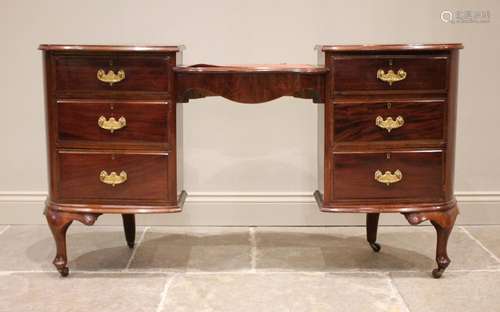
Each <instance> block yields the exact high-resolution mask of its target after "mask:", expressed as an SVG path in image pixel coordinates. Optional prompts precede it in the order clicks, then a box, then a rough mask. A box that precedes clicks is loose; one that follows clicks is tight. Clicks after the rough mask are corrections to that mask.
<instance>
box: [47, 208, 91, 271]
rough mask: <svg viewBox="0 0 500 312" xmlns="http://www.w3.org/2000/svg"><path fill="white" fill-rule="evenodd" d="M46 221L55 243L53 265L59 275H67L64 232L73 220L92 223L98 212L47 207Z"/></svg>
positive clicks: (87, 223) (86, 223)
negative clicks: (86, 212) (77, 211)
mask: <svg viewBox="0 0 500 312" xmlns="http://www.w3.org/2000/svg"><path fill="white" fill-rule="evenodd" d="M45 216H46V218H47V223H48V224H49V227H50V231H51V232H52V236H54V241H55V243H56V250H57V251H56V256H55V258H54V261H53V263H54V266H55V267H56V268H57V271H59V273H60V274H61V276H68V274H69V269H68V256H67V252H66V232H67V231H68V228H69V226H70V225H71V223H73V221H74V220H78V221H80V222H82V223H83V224H85V225H92V224H94V222H95V221H96V220H97V217H98V216H99V214H80V213H72V212H62V211H57V210H53V209H50V208H47V209H46V210H45Z"/></svg>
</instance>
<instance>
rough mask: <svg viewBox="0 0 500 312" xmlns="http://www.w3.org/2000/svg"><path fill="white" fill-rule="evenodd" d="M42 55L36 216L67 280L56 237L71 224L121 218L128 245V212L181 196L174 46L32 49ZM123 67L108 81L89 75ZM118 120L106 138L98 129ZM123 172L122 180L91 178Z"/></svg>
mask: <svg viewBox="0 0 500 312" xmlns="http://www.w3.org/2000/svg"><path fill="white" fill-rule="evenodd" d="M40 49H41V50H43V51H44V70H45V91H46V118H47V144H48V160H49V179H50V184H49V186H50V187H49V198H48V199H47V210H46V215H47V219H48V221H49V222H48V223H49V226H50V228H51V230H52V232H53V234H54V239H55V241H56V245H57V255H56V259H55V260H54V264H55V266H56V268H57V269H58V270H59V272H60V273H61V275H63V276H64V275H67V274H68V268H67V256H66V237H65V235H66V231H67V229H68V227H69V226H70V224H71V222H72V221H73V220H79V221H81V222H83V223H85V224H87V225H92V224H93V223H94V222H95V220H96V219H97V216H98V215H100V214H102V213H116V214H121V215H122V218H123V223H124V231H125V237H126V240H127V244H128V245H129V247H131V248H132V247H133V244H134V240H135V216H134V214H137V213H170V212H179V211H181V207H182V204H183V203H184V201H185V198H186V193H185V192H184V191H183V190H182V184H179V183H178V177H177V167H178V163H177V160H178V158H177V153H178V151H181V150H182V146H181V144H180V143H181V142H179V144H177V137H178V134H177V129H178V128H179V127H181V124H180V122H181V119H178V118H179V116H181V115H180V114H181V112H178V111H177V103H176V101H175V90H174V89H173V86H174V79H173V71H172V69H173V67H175V66H176V65H179V63H180V61H181V54H180V53H181V50H182V47H170V46H167V47H137V46H63V45H42V46H40ZM100 69H102V70H103V71H104V73H108V71H113V72H114V73H118V72H119V71H120V70H123V71H124V73H125V77H124V78H123V79H122V80H121V81H117V82H114V83H112V84H111V83H108V82H103V81H101V80H100V79H98V74H97V73H98V71H99V70H100ZM101 116H102V117H104V118H105V119H106V120H109V119H110V118H114V119H115V120H119V118H120V117H122V116H123V117H124V118H125V119H126V125H125V126H124V127H122V128H120V129H118V130H114V131H113V133H111V132H110V131H109V130H107V129H103V128H102V127H100V126H99V124H98V120H99V118H100V117H101ZM103 170H104V171H106V173H107V174H111V173H112V172H115V173H116V174H120V173H121V171H124V172H126V174H127V179H126V181H125V182H123V181H122V182H123V183H120V184H116V185H114V186H113V185H111V184H105V183H103V182H101V180H100V179H101V178H100V174H101V171H103Z"/></svg>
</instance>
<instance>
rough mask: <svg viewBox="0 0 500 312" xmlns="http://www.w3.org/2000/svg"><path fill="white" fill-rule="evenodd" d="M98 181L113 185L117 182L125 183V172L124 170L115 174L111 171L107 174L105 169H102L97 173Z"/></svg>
mask: <svg viewBox="0 0 500 312" xmlns="http://www.w3.org/2000/svg"><path fill="white" fill-rule="evenodd" d="M99 181H101V182H102V183H104V184H109V185H111V186H113V187H114V186H115V185H117V184H122V183H125V181H127V173H126V172H125V171H122V172H120V174H119V175H118V174H116V172H114V171H112V172H111V173H110V174H108V173H107V172H106V170H103V171H101V173H100V174H99Z"/></svg>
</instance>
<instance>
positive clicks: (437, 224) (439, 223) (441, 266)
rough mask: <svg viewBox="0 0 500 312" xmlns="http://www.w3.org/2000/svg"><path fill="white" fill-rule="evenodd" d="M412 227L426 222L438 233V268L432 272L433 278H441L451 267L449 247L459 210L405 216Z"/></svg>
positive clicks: (425, 212) (453, 208) (455, 207)
mask: <svg viewBox="0 0 500 312" xmlns="http://www.w3.org/2000/svg"><path fill="white" fill-rule="evenodd" d="M404 216H405V217H406V219H407V220H408V222H409V223H410V224H411V225H417V224H419V223H421V222H424V221H430V222H431V223H432V225H433V226H434V228H435V229H436V232H437V243H436V262H437V265H438V267H437V268H436V269H434V270H433V271H432V276H433V277H435V278H440V277H441V276H442V275H443V273H444V271H445V270H446V268H447V267H448V266H449V265H450V263H451V260H450V258H449V257H448V252H447V245H448V238H449V237H450V234H451V231H452V229H453V225H454V224H455V220H456V218H457V216H458V208H457V206H456V205H455V206H454V207H452V208H451V209H448V210H445V211H437V212H429V211H423V212H416V213H409V214H404Z"/></svg>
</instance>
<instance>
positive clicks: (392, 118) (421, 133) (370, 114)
mask: <svg viewBox="0 0 500 312" xmlns="http://www.w3.org/2000/svg"><path fill="white" fill-rule="evenodd" d="M445 103H446V102H445V101H444V100H426V101H404V102H378V103H369V104H366V103H348V104H347V103H335V104H334V108H333V109H334V133H335V134H334V142H370V141H398V140H441V139H443V123H444V112H445Z"/></svg>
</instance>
